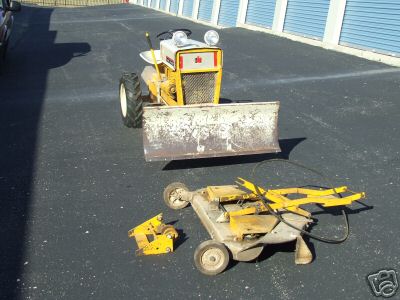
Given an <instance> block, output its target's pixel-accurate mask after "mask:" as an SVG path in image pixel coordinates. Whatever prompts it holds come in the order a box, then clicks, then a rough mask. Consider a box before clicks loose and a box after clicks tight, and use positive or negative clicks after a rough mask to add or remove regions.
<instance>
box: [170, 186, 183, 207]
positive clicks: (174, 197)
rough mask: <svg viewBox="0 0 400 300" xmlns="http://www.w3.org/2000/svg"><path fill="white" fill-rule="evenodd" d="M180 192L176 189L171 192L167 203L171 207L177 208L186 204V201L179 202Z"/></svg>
mask: <svg viewBox="0 0 400 300" xmlns="http://www.w3.org/2000/svg"><path fill="white" fill-rule="evenodd" d="M181 190H182V189H176V190H174V191H173V192H171V194H170V196H169V202H170V203H171V206H173V207H179V206H182V205H185V204H186V201H184V200H181V196H180V194H179V191H181Z"/></svg>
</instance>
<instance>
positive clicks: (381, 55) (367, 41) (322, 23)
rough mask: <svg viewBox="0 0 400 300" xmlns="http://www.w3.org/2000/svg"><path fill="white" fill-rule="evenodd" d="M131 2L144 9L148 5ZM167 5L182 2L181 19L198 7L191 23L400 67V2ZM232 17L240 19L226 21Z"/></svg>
mask: <svg viewBox="0 0 400 300" xmlns="http://www.w3.org/2000/svg"><path fill="white" fill-rule="evenodd" d="M130 1H131V3H135V4H139V5H143V4H142V3H143V2H144V1H142V0H130ZM153 1H157V0H153ZM160 1H161V0H160ZM165 1H166V3H167V4H166V5H165V6H164V4H163V5H162V6H161V5H160V7H166V8H167V9H166V11H167V12H168V11H170V10H169V9H168V8H169V6H170V5H171V4H170V3H172V2H178V5H179V9H178V12H177V16H183V8H184V1H186V2H187V1H191V2H193V13H192V14H191V16H190V18H191V19H193V20H194V21H196V22H200V23H205V24H209V25H211V26H214V27H217V28H223V27H227V26H228V27H231V26H237V27H243V28H247V29H252V30H259V31H265V32H267V33H270V34H275V35H279V36H283V37H286V38H289V39H292V40H296V41H300V42H304V43H308V44H312V45H315V46H320V47H324V48H327V49H333V50H336V51H340V52H346V53H349V54H353V55H357V56H360V57H364V58H367V59H372V60H377V61H382V62H384V63H388V64H392V65H396V66H400V0H385V1H382V0H368V1H365V0H213V1H210V0H165ZM146 2H147V1H146ZM161 2H164V1H161ZM211 2H212V4H211ZM231 2H232V5H228V6H227V4H229V3H231ZM174 5H175V4H174ZM210 5H212V13H211V16H210ZM185 6H186V5H185ZM156 7H157V8H156V9H158V7H159V6H158V5H157V6H156ZM232 9H234V10H235V11H236V10H237V13H236V12H232V11H231V10H232ZM199 10H200V14H199ZM227 12H228V13H227ZM186 15H187V14H186ZM227 15H228V19H229V16H230V15H232V16H233V17H232V18H234V19H235V20H233V19H232V20H228V19H226V18H227ZM225 19H226V20H225ZM221 20H225V21H224V22H221Z"/></svg>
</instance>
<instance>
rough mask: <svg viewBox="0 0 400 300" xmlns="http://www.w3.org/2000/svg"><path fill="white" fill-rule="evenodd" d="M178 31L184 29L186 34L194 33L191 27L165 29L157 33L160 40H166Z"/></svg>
mask: <svg viewBox="0 0 400 300" xmlns="http://www.w3.org/2000/svg"><path fill="white" fill-rule="evenodd" d="M177 31H183V32H184V33H186V35H187V36H188V37H189V36H190V35H191V34H192V31H191V30H189V29H185V28H183V29H170V30H167V31H163V32H161V33H159V34H157V37H158V38H159V39H160V41H162V40H165V39H172V36H173V34H174V32H177ZM164 36H165V37H164Z"/></svg>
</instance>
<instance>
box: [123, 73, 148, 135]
mask: <svg viewBox="0 0 400 300" xmlns="http://www.w3.org/2000/svg"><path fill="white" fill-rule="evenodd" d="M119 101H120V104H121V117H122V122H123V123H124V125H125V126H127V127H133V128H139V127H141V125H142V116H143V99H142V92H141V90H140V82H139V77H138V75H137V74H136V73H125V74H123V75H122V77H121V79H120V81H119Z"/></svg>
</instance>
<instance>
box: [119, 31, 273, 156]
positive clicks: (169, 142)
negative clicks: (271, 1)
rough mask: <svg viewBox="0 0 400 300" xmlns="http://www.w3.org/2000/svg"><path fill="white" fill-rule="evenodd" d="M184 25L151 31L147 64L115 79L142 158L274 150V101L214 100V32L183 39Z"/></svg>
mask: <svg viewBox="0 0 400 300" xmlns="http://www.w3.org/2000/svg"><path fill="white" fill-rule="evenodd" d="M191 33H192V32H191V31H190V30H189V29H174V30H168V31H164V32H162V33H160V34H158V35H157V37H158V38H159V39H160V50H153V47H152V44H151V40H150V36H149V34H148V33H146V39H147V42H148V44H149V48H150V50H148V51H144V52H141V53H140V57H141V58H142V59H143V60H144V61H145V62H147V63H148V64H150V66H146V67H145V68H144V70H143V72H142V73H141V79H142V80H143V81H144V82H145V84H146V85H147V87H148V90H149V97H144V96H143V95H142V91H141V88H140V79H139V76H138V74H136V73H125V74H123V75H122V77H121V80H120V88H119V95H120V104H121V115H122V120H123V122H124V124H125V125H126V126H127V127H136V128H137V127H141V126H142V127H143V145H144V154H145V158H146V160H147V161H154V160H173V159H190V158H202V157H218V156H234V155H245V154H258V153H271V152H279V151H280V148H279V142H278V129H277V127H278V126H277V123H278V111H279V102H277V101H275V102H257V103H256V102H254V103H253V102H251V103H226V104H221V103H220V89H221V81H222V67H223V54H222V50H221V49H220V48H219V47H217V46H216V45H217V44H218V42H219V35H218V33H217V32H216V31H214V30H209V31H207V32H206V33H205V35H204V42H200V41H196V40H193V39H189V36H190V35H191Z"/></svg>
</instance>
